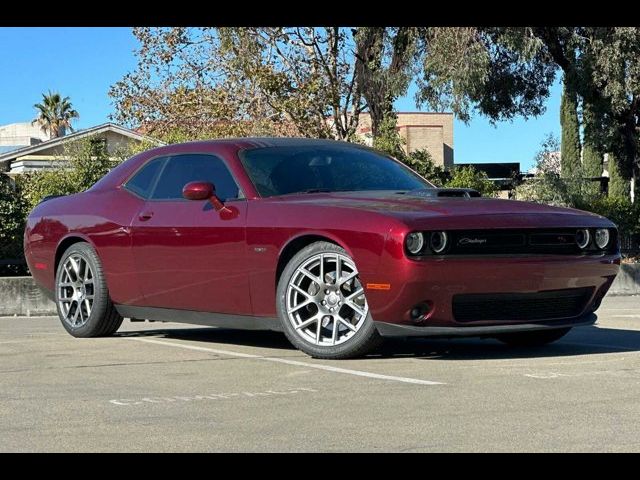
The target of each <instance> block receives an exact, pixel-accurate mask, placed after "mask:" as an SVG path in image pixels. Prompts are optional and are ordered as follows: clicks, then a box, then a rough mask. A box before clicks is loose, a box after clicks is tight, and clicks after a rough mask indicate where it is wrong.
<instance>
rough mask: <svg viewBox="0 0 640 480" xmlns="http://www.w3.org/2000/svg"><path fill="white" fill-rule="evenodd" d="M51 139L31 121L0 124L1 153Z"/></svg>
mask: <svg viewBox="0 0 640 480" xmlns="http://www.w3.org/2000/svg"><path fill="white" fill-rule="evenodd" d="M46 140H49V135H48V134H47V133H45V132H43V131H42V129H41V128H40V127H39V126H37V125H31V123H30V122H23V123H11V124H9V125H3V126H0V155H2V154H3V153H7V152H10V151H11V150H17V149H19V148H23V147H28V146H31V145H37V144H38V143H42V142H44V141H46Z"/></svg>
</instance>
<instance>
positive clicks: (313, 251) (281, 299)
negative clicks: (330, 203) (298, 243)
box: [276, 242, 382, 360]
mask: <svg viewBox="0 0 640 480" xmlns="http://www.w3.org/2000/svg"><path fill="white" fill-rule="evenodd" d="M332 252H334V253H341V254H342V255H345V256H347V257H348V254H347V252H346V251H345V250H344V249H343V248H341V247H339V246H338V245H335V244H333V243H329V242H315V243H312V244H311V245H308V246H307V247H305V248H303V249H302V250H300V251H299V252H298V253H297V254H296V255H294V257H293V258H292V259H291V260H290V261H289V263H288V264H287V266H286V267H285V269H284V271H283V272H282V275H281V276H280V281H279V282H278V289H277V295H276V296H277V298H276V307H277V311H278V317H279V318H280V322H281V323H282V327H283V330H284V333H285V335H286V336H287V338H288V339H289V341H290V342H291V343H292V344H293V345H294V346H295V347H296V348H298V349H299V350H302V351H303V352H304V353H306V354H307V355H310V356H312V357H314V358H323V359H331V360H340V359H347V358H355V357H361V356H363V355H366V354H367V353H369V352H370V351H372V350H373V349H375V348H377V347H378V346H379V345H380V344H381V343H382V337H380V335H379V334H378V331H377V330H376V327H375V325H374V323H373V319H372V318H371V313H368V314H367V317H366V318H365V320H364V322H363V324H362V325H361V326H360V328H359V330H358V331H357V332H355V333H354V334H353V336H352V337H350V338H348V339H347V340H346V341H344V343H341V344H338V345H333V346H319V345H314V344H312V343H310V342H309V341H306V340H305V339H304V338H302V337H301V336H300V335H298V333H297V332H296V331H295V329H294V327H293V325H292V324H291V322H290V321H289V318H288V316H287V313H286V311H287V308H286V292H287V286H288V284H289V281H290V280H291V277H292V276H293V274H294V273H295V271H296V269H297V268H298V267H299V266H300V265H301V264H302V263H303V262H304V261H305V260H307V259H309V258H310V257H312V256H313V255H317V254H318V253H332Z"/></svg>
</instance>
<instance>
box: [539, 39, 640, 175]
mask: <svg viewBox="0 0 640 480" xmlns="http://www.w3.org/2000/svg"><path fill="white" fill-rule="evenodd" d="M527 30H528V33H527V35H531V36H533V37H534V38H536V39H538V40H539V42H540V51H542V52H544V53H546V54H547V55H548V56H549V57H550V58H551V59H552V61H553V62H554V63H555V64H556V65H558V66H559V67H560V68H561V69H562V70H563V72H564V74H565V75H569V76H572V77H574V78H575V79H576V81H575V88H576V92H577V93H578V95H580V97H582V99H583V101H585V102H587V103H588V104H589V105H591V107H592V108H594V109H595V111H597V112H598V114H599V115H600V118H601V119H602V123H601V128H599V129H598V130H597V131H596V132H595V135H594V138H593V139H594V140H595V141H596V142H597V143H598V145H599V147H600V148H599V149H600V151H608V152H612V153H613V154H614V156H615V157H616V159H617V165H618V167H619V173H620V176H621V178H623V179H625V180H630V179H631V178H632V177H633V176H635V177H636V178H638V176H639V169H640V166H639V164H638V148H639V143H638V140H639V139H638V136H639V127H640V82H638V81H637V79H638V78H639V77H640V28H637V27H540V28H531V29H527Z"/></svg>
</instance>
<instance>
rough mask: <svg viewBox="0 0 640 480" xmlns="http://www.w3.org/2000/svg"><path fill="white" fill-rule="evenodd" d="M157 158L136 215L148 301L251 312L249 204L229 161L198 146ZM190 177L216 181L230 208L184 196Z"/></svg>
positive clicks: (138, 258) (136, 243)
mask: <svg viewBox="0 0 640 480" xmlns="http://www.w3.org/2000/svg"><path fill="white" fill-rule="evenodd" d="M152 161H153V160H152ZM159 161H161V162H163V164H162V167H161V171H160V172H159V174H158V176H157V178H156V180H155V184H154V186H153V188H152V192H151V193H150V195H149V198H148V199H147V201H146V202H145V203H144V206H143V207H142V208H141V210H140V211H139V212H138V215H137V216H136V217H135V218H134V220H133V223H132V237H133V238H132V248H133V256H134V259H135V260H134V261H135V263H136V269H137V272H138V278H139V282H140V285H141V289H142V293H143V295H144V302H145V305H146V306H149V307H160V308H172V309H183V310H194V311H202V312H217V313H237V314H250V313H251V307H250V297H249V280H248V278H249V277H248V272H247V265H246V239H245V230H246V229H245V222H246V213H247V205H246V200H245V199H244V198H243V196H242V192H241V191H240V189H239V187H238V184H237V183H236V182H235V180H234V179H233V176H232V175H231V173H230V171H229V169H228V168H227V166H226V164H225V162H224V161H223V160H222V159H221V158H219V157H217V156H214V155H211V154H193V153H189V154H179V155H173V156H168V157H164V158H162V159H160V160H159ZM192 181H207V182H211V183H213V184H214V186H215V189H216V194H217V195H218V197H219V198H221V199H222V200H223V201H224V202H225V206H226V207H227V208H226V209H225V211H224V212H218V211H216V209H214V208H213V206H212V205H211V203H210V202H209V201H208V200H197V201H194V200H186V199H184V198H183V197H182V189H183V187H184V186H185V185H186V184H187V183H189V182H192Z"/></svg>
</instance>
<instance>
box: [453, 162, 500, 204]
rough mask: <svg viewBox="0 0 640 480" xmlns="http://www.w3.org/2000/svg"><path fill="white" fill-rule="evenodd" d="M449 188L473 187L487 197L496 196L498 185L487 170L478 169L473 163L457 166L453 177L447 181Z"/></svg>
mask: <svg viewBox="0 0 640 480" xmlns="http://www.w3.org/2000/svg"><path fill="white" fill-rule="evenodd" d="M445 187H447V188H473V189H474V190H477V191H479V192H480V193H481V194H482V195H483V196H485V197H495V196H496V195H497V193H498V186H497V185H496V184H495V183H493V182H492V181H491V180H489V178H488V177H487V174H486V173H485V172H481V171H479V170H476V169H475V168H474V167H473V166H471V165H466V166H464V167H455V168H454V169H453V172H452V173H451V179H450V180H449V181H447V182H446V183H445Z"/></svg>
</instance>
